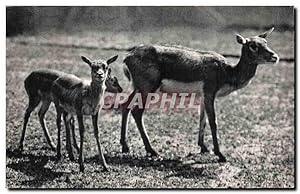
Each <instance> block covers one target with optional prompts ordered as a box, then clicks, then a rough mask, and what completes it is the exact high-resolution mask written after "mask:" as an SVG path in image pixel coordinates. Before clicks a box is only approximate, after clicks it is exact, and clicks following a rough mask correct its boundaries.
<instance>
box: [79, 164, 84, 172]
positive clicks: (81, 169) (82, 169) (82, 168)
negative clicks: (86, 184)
mask: <svg viewBox="0 0 300 194" xmlns="http://www.w3.org/2000/svg"><path fill="white" fill-rule="evenodd" d="M79 171H80V172H84V166H83V164H82V165H80V166H79Z"/></svg>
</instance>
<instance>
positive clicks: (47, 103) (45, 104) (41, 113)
mask: <svg viewBox="0 0 300 194" xmlns="http://www.w3.org/2000/svg"><path fill="white" fill-rule="evenodd" d="M50 104H51V100H50V99H47V98H43V99H42V106H41V108H40V110H39V113H38V115H39V120H40V123H41V126H42V129H43V131H44V134H45V137H46V140H47V143H48V144H49V146H50V148H51V149H52V150H53V151H54V150H55V146H54V144H53V141H52V140H51V137H50V135H49V131H48V128H47V127H46V125H45V119H44V118H45V114H46V112H47V111H48V109H49V106H50Z"/></svg>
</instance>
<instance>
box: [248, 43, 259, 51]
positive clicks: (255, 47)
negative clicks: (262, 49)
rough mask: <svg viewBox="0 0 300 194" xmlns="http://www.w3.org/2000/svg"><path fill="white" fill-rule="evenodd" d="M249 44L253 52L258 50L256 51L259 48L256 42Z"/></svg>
mask: <svg viewBox="0 0 300 194" xmlns="http://www.w3.org/2000/svg"><path fill="white" fill-rule="evenodd" d="M249 46H250V49H251V50H252V51H253V52H256V51H257V50H258V46H257V45H256V44H255V43H253V44H250V45H249Z"/></svg>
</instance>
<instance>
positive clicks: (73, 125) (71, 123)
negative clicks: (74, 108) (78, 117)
mask: <svg viewBox="0 0 300 194" xmlns="http://www.w3.org/2000/svg"><path fill="white" fill-rule="evenodd" d="M69 125H70V128H71V131H72V139H73V146H74V148H75V149H76V151H77V153H79V147H78V144H77V140H76V133H75V124H74V117H73V116H72V117H71V118H70V122H69Z"/></svg>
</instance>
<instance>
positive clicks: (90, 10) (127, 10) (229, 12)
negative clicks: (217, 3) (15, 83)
mask: <svg viewBox="0 0 300 194" xmlns="http://www.w3.org/2000/svg"><path fill="white" fill-rule="evenodd" d="M178 25H181V26H187V27H188V26H193V27H205V28H213V29H214V28H217V29H219V28H228V27H230V28H232V27H236V28H254V29H260V28H266V27H270V26H276V27H277V30H287V29H290V30H291V29H293V26H294V12H293V7H292V6H291V7H158V6H156V7H7V19H6V28H7V35H8V36H12V35H16V34H23V33H39V32H45V31H49V30H51V31H52V30H56V31H61V32H72V31H82V30H117V31H118V30H119V31H124V30H126V31H128V30H129V31H130V30H133V31H136V30H143V29H145V28H153V27H171V26H178Z"/></svg>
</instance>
